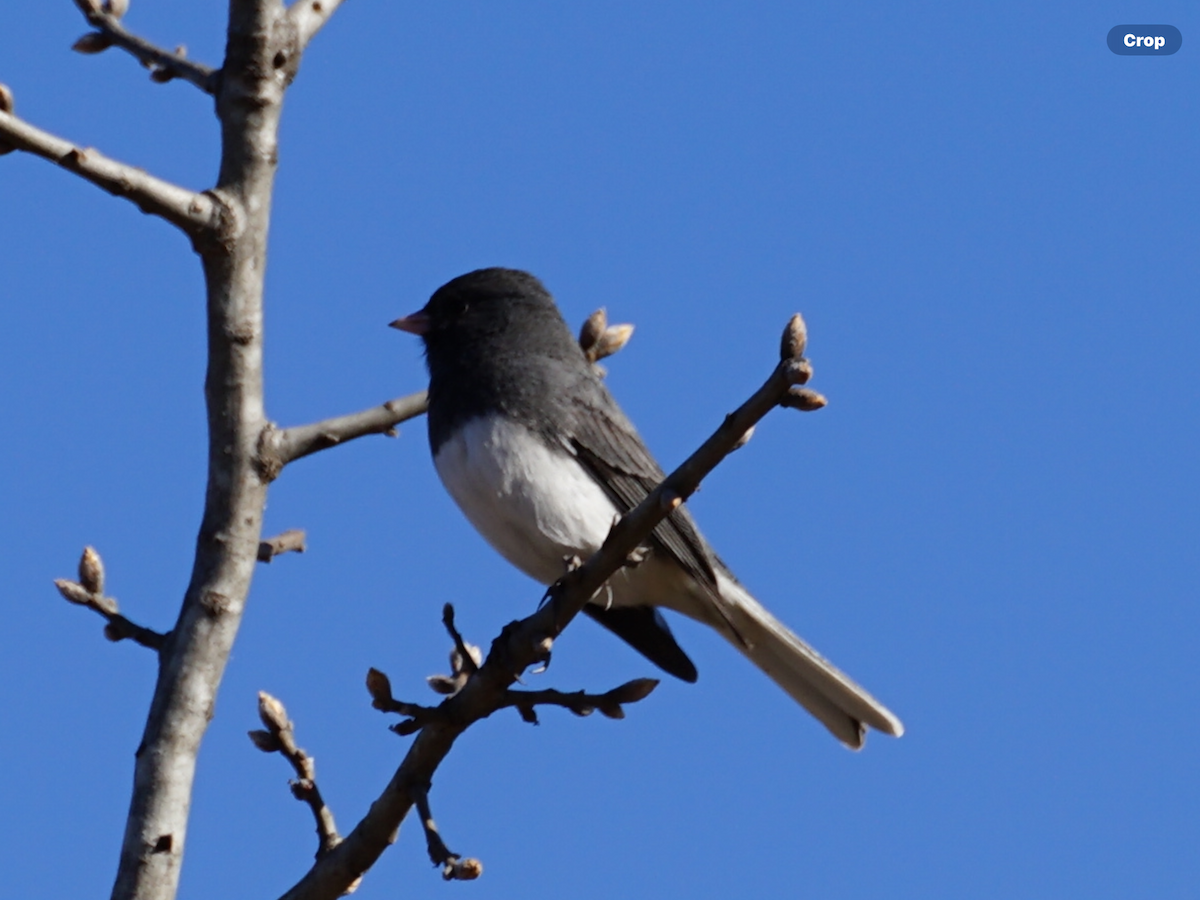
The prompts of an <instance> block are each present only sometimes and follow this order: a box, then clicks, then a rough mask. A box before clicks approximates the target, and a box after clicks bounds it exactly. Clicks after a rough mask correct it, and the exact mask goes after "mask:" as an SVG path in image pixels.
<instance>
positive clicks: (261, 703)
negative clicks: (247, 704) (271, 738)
mask: <svg viewBox="0 0 1200 900" xmlns="http://www.w3.org/2000/svg"><path fill="white" fill-rule="evenodd" d="M258 717H259V718H260V719H262V723H263V724H264V725H266V726H267V730H268V731H270V732H271V733H272V734H279V732H281V731H286V730H287V729H288V727H289V726H290V725H291V723H290V722H288V717H287V709H286V708H285V707H284V705H283V704H282V703H281V702H279V700H277V699H276V698H274V697H272V696H271V695H270V694H268V693H267V692H266V691H259V692H258Z"/></svg>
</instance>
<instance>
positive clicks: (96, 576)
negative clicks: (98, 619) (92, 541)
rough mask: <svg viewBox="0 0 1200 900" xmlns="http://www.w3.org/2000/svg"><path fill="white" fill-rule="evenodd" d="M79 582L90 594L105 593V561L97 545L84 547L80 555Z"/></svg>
mask: <svg viewBox="0 0 1200 900" xmlns="http://www.w3.org/2000/svg"><path fill="white" fill-rule="evenodd" d="M79 583H80V584H82V585H83V587H84V589H85V590H87V592H88V593H90V594H102V593H104V561H103V560H101V559H100V554H99V553H97V552H96V548H95V547H84V548H83V555H82V556H80V557H79Z"/></svg>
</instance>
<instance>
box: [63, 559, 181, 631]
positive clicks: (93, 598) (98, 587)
mask: <svg viewBox="0 0 1200 900" xmlns="http://www.w3.org/2000/svg"><path fill="white" fill-rule="evenodd" d="M54 586H55V587H56V588H58V592H59V593H60V594H61V595H62V596H63V599H64V600H67V601H68V602H70V603H74V604H76V605H78V606H84V607H86V608H88V609H90V610H92V611H94V612H96V613H98V614H100V615H101V616H103V617H104V619H105V621H106V622H107V623H108V624H106V625H105V626H104V636H105V637H106V638H108V639H109V640H110V641H113V642H114V643H115V642H116V641H123V640H126V639H128V640H131V641H133V642H134V643H135V644H141V645H142V646H143V647H148V648H150V649H151V650H154V651H156V652H160V651H161V650H162V648H163V646H164V645H165V644H166V641H167V636H166V635H165V634H160V633H159V632H157V631H154V630H152V629H150V628H145V627H143V626H141V625H138V624H137V623H136V622H131V621H130V620H129V619H127V618H125V616H123V615H121V611H120V607H119V606H118V605H117V598H116V597H109V596H107V595H106V594H105V593H104V562H103V561H102V560H101V558H100V554H99V553H97V552H96V549H95V548H94V547H84V548H83V555H82V556H80V558H79V580H78V581H72V580H71V579H69V578H56V579H55V580H54Z"/></svg>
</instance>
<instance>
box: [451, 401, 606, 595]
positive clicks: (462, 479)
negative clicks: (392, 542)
mask: <svg viewBox="0 0 1200 900" xmlns="http://www.w3.org/2000/svg"><path fill="white" fill-rule="evenodd" d="M433 462H434V466H435V468H436V469H437V473H438V476H439V477H440V478H441V479H442V484H444V485H445V487H446V490H447V491H448V492H449V493H450V496H451V497H453V498H454V501H455V502H456V503H457V504H458V506H459V508H460V509H462V511H463V513H464V514H465V515H466V517H467V519H469V520H470V522H471V524H472V525H474V526H475V528H476V530H477V531H478V532H479V533H480V534H481V535H483V537H484V538H485V539H486V540H487V542H488V543H489V544H491V545H492V546H493V547H494V548H495V549H496V550H497V551H498V552H499V553H500V554H501V555H502V556H503V557H504V558H505V559H507V560H508V561H509V562H510V563H512V564H513V565H514V566H516V567H517V568H518V569H520V570H521V571H523V572H524V573H525V574H527V575H529V576H530V577H531V578H535V579H536V580H538V581H540V582H541V583H542V584H550V583H552V582H553V581H555V580H557V579H558V578H559V577H560V576H561V575H562V574H563V571H564V559H565V558H566V557H570V556H580V557H583V558H586V557H587V556H589V555H590V554H592V553H593V552H595V551H596V550H597V549H599V547H600V545H601V544H602V543H603V542H604V538H605V537H606V536H607V535H608V531H609V529H610V528H611V527H612V523H613V521H614V519H615V517H616V515H617V509H616V507H615V506H614V505H613V503H612V501H611V500H609V499H608V496H607V495H606V494H605V493H604V491H603V489H602V488H601V487H600V485H598V484H597V483H596V481H595V480H594V479H593V478H592V477H591V475H590V474H589V473H588V472H587V470H586V469H584V468H583V466H581V465H580V463H579V461H578V460H577V459H576V458H575V457H574V456H573V455H572V454H571V453H570V452H569V451H568V450H567V449H566V448H565V447H564V448H562V449H559V448H555V447H550V446H547V444H546V443H545V442H544V441H543V440H542V439H541V438H539V437H538V435H536V434H534V433H533V432H532V431H530V430H529V429H528V428H526V427H525V426H524V425H522V424H520V423H518V422H515V421H513V420H512V419H509V418H506V417H504V416H500V415H485V416H478V417H476V418H474V419H471V420H470V421H468V422H467V423H466V424H465V425H463V426H462V427H461V428H459V429H458V430H457V432H456V433H455V434H453V435H451V436H450V437H449V438H448V439H446V440H445V441H443V442H442V444H441V446H439V447H438V451H437V454H436V455H435V456H434V460H433Z"/></svg>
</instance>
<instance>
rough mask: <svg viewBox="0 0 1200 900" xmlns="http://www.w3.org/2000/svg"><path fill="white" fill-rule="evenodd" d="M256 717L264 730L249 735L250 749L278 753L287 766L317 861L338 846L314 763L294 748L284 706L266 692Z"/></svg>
mask: <svg viewBox="0 0 1200 900" xmlns="http://www.w3.org/2000/svg"><path fill="white" fill-rule="evenodd" d="M258 717H259V719H261V720H262V723H263V724H264V725H265V726H266V727H267V730H266V731H251V732H249V735H250V740H251V741H252V742H253V743H254V746H255V747H257V748H258V749H259V750H261V751H263V752H264V753H279V754H281V755H282V756H283V757H284V759H286V760H287V761H288V762H289V763H291V766H292V769H294V770H295V772H296V776H297V777H296V778H295V779H293V780H292V781H289V782H288V787H290V788H291V790H292V796H293V797H295V798H296V799H297V800H299V801H301V802H302V803H306V804H308V807H309V809H311V810H312V814H313V820H314V821H315V822H316V826H317V838H318V845H317V854H316V856H317V859H320V858H321V857H322V856H324V855H325V854H326V853H328V852H329V851H330V850H332V849H333V848H334V847H336V846H337V845H338V844H339V843H341V840H342V838H341V836H340V835H339V834H338V830H337V823H336V822H335V821H334V819H333V812H332V810H330V809H329V807H328V806H327V805H326V803H325V799H324V798H323V797H322V796H321V790H320V788H318V787H317V766H316V761H315V760H314V759H313V758H312V757H311V756H309V755H308V754H307V753H305V752H304V750H303V749H302V748H301V747H298V746H296V726H295V725H294V723H292V721H291V720H290V719H288V716H287V710H286V709H285V708H284V705H283V704H282V703H281V702H280V701H279V700H278V699H276V698H275V697H272V696H271V695H270V694H268V693H267V692H266V691H259V692H258Z"/></svg>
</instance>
